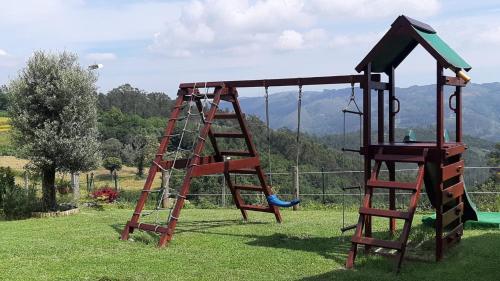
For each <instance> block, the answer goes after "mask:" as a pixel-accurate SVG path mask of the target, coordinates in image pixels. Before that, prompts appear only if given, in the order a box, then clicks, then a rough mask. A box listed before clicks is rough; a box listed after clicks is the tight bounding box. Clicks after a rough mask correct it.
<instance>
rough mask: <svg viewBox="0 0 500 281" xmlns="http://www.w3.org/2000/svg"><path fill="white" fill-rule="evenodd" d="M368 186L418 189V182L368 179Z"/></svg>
mask: <svg viewBox="0 0 500 281" xmlns="http://www.w3.org/2000/svg"><path fill="white" fill-rule="evenodd" d="M366 185H367V186H370V187H376V188H387V189H402V190H412V191H415V190H417V184H416V183H413V182H400V181H381V180H368V182H367V183H366Z"/></svg>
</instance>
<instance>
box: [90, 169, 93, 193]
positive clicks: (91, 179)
mask: <svg viewBox="0 0 500 281" xmlns="http://www.w3.org/2000/svg"><path fill="white" fill-rule="evenodd" d="M90 190H91V191H93V190H94V172H92V173H90Z"/></svg>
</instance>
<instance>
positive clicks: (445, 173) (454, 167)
mask: <svg viewBox="0 0 500 281" xmlns="http://www.w3.org/2000/svg"><path fill="white" fill-rule="evenodd" d="M463 173H464V160H460V161H458V162H456V163H453V164H449V165H446V166H444V167H442V169H441V174H442V180H443V181H446V180H449V179H451V178H453V177H456V176H461V175H463Z"/></svg>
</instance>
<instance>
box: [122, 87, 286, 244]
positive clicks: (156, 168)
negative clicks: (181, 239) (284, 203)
mask: <svg viewBox="0 0 500 281" xmlns="http://www.w3.org/2000/svg"><path fill="white" fill-rule="evenodd" d="M207 87H208V85H206V83H205V88H207ZM212 87H213V88H214V91H213V93H210V94H208V93H205V94H200V92H199V91H198V88H197V86H196V84H194V85H193V86H192V87H181V88H180V90H179V92H178V97H177V100H176V102H175V106H174V108H173V110H172V113H171V116H170V119H169V121H168V124H167V128H166V130H165V134H164V136H163V138H162V140H161V143H160V146H159V148H158V151H157V153H156V157H155V159H154V161H153V164H152V165H151V167H150V169H149V174H148V177H147V179H146V183H145V184H144V188H143V190H142V192H141V195H140V198H139V200H138V202H137V206H136V208H135V211H134V213H133V215H132V218H131V219H130V221H128V222H127V224H126V226H125V228H124V230H123V232H122V235H121V239H122V240H127V239H128V238H129V234H130V233H132V232H133V231H134V229H139V230H144V231H150V232H155V233H159V234H160V240H159V242H158V246H159V247H163V246H165V245H166V244H167V243H168V242H169V241H170V240H171V239H172V237H173V235H174V231H175V228H176V225H177V221H178V220H179V216H180V213H181V209H182V207H183V206H184V202H185V200H186V197H187V196H188V194H189V188H190V185H191V181H192V179H193V178H195V177H200V176H205V175H211V174H224V177H225V180H226V182H227V184H228V187H229V189H230V191H231V194H232V197H233V200H234V202H235V204H236V207H237V208H238V209H239V210H240V211H241V214H242V216H243V219H244V220H247V218H248V217H247V211H259V212H268V213H273V214H274V216H275V217H276V220H277V221H278V222H281V215H280V212H279V209H278V208H277V207H276V206H274V205H271V204H267V205H251V204H247V203H245V201H244V199H243V198H242V196H241V194H240V191H241V190H245V191H253V192H261V193H263V194H264V195H265V196H266V198H267V196H269V195H272V190H271V188H270V186H269V185H268V184H267V183H266V176H265V174H264V171H263V170H262V168H261V164H260V159H259V156H258V154H257V150H256V149H255V146H254V144H253V141H252V137H251V135H250V132H249V130H248V128H247V126H246V124H245V119H244V115H243V113H242V111H241V108H240V104H239V102H238V94H237V91H236V89H235V88H232V87H227V86H225V85H217V86H212ZM221 101H225V102H229V103H230V104H231V105H232V107H233V112H221V111H219V110H218V109H219V104H220V102H221ZM193 105H195V106H196V110H197V111H198V113H199V115H200V116H199V117H200V122H201V123H202V128H201V129H200V130H199V131H198V130H196V132H195V133H196V134H197V137H196V141H195V144H194V145H193V147H192V151H188V149H183V150H184V151H183V152H184V154H185V153H190V156H189V157H188V158H183V159H180V158H179V157H178V156H179V154H180V153H178V152H179V150H180V149H182V148H181V146H180V145H179V146H177V147H178V150H177V151H174V152H170V153H169V152H168V151H167V148H168V147H169V144H170V143H171V142H172V138H173V136H175V135H176V134H174V129H175V127H176V122H178V121H180V120H183V121H184V122H185V123H184V124H185V126H184V127H183V129H182V132H181V138H180V139H181V142H182V139H183V134H184V133H185V132H186V131H189V130H188V129H187V128H188V127H187V126H186V125H187V122H188V121H189V120H190V119H192V118H194V117H193V116H194V115H195V114H194V113H192V112H191V107H192V106H193ZM206 105H209V107H210V108H209V109H208V111H206V110H204V107H205V106H206ZM186 107H188V110H187V112H188V113H187V115H186V116H180V115H181V113H182V112H183V110H185V109H186ZM221 119H222V120H229V119H233V120H235V121H237V123H238V125H239V127H240V132H214V131H213V127H212V124H213V122H214V120H221ZM220 138H238V139H243V140H244V142H245V146H246V149H244V150H241V151H222V150H220V148H219V146H218V144H217V139H220ZM207 140H208V141H210V143H211V144H212V148H213V151H214V154H213V155H211V156H202V153H203V151H204V150H205V145H206V142H207ZM172 154H174V155H175V156H174V158H173V159H169V160H166V159H165V158H166V157H168V155H172ZM225 156H231V159H230V160H229V159H228V158H225ZM180 169H185V171H186V172H185V176H184V180H183V181H182V185H181V187H180V189H179V190H177V191H176V194H174V198H175V204H173V206H172V207H171V209H170V214H169V216H168V218H167V220H166V222H164V223H166V224H162V223H155V224H150V223H141V221H140V219H141V215H143V211H144V207H145V204H146V201H147V200H148V197H149V196H150V195H151V193H153V192H154V190H153V189H152V185H153V181H154V179H155V176H156V174H157V173H159V172H161V171H172V170H180ZM231 174H250V175H255V176H256V177H257V179H258V181H259V183H260V185H255V186H254V185H237V184H235V183H233V181H232V179H231ZM163 196H167V197H169V194H164V193H163V192H162V195H161V197H163Z"/></svg>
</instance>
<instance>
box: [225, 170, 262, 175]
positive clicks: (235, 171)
mask: <svg viewBox="0 0 500 281" xmlns="http://www.w3.org/2000/svg"><path fill="white" fill-rule="evenodd" d="M229 173H232V174H243V175H256V174H257V170H255V169H234V170H231V171H229Z"/></svg>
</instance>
